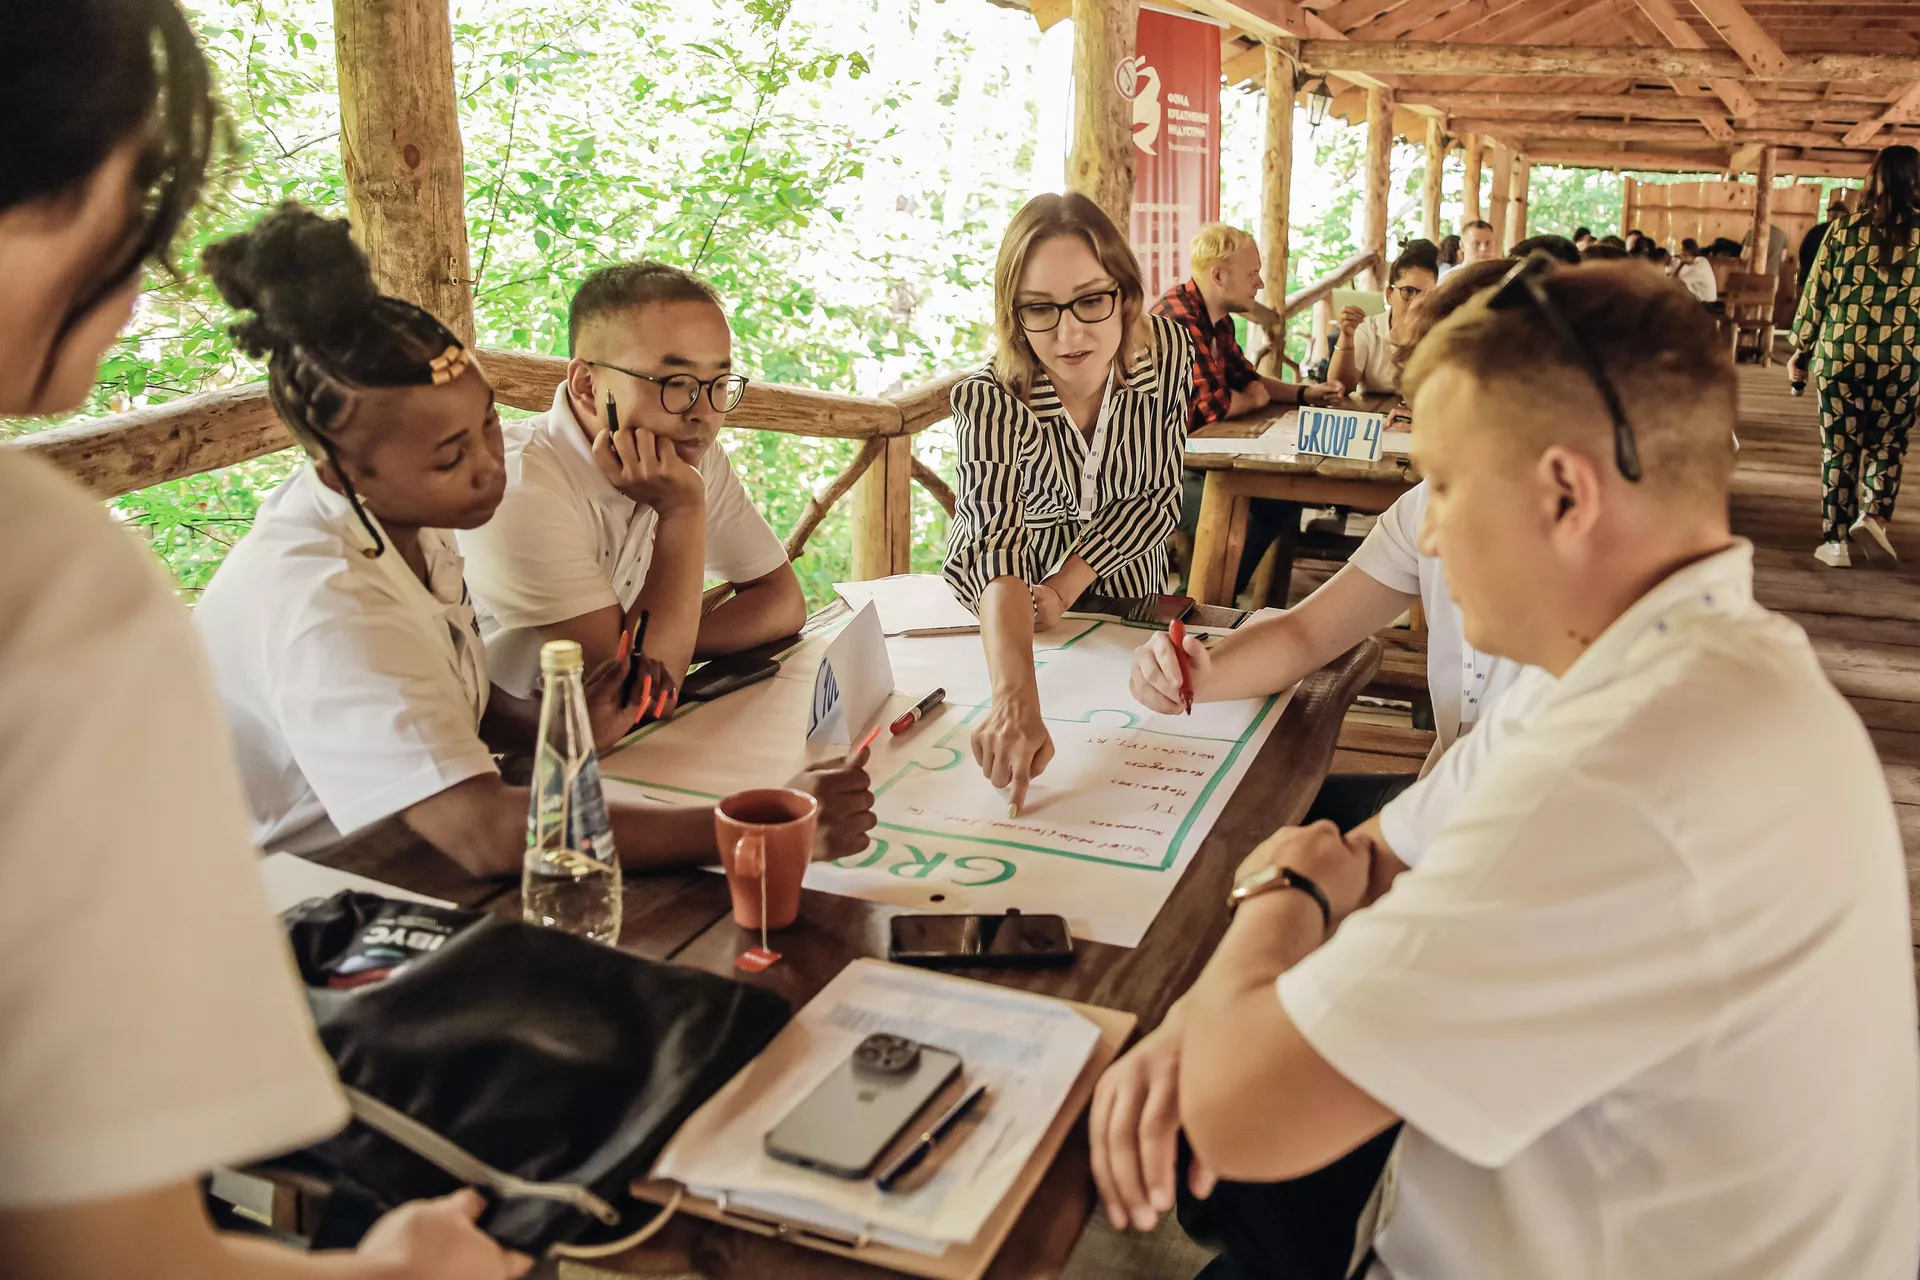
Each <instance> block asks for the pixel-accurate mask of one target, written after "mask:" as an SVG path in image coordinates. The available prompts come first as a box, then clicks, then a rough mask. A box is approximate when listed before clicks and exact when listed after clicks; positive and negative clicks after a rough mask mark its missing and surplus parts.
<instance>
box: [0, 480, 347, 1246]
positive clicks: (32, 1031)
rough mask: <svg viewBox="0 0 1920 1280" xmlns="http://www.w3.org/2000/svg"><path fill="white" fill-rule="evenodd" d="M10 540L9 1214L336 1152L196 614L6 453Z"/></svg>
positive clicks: (3, 758)
mask: <svg viewBox="0 0 1920 1280" xmlns="http://www.w3.org/2000/svg"><path fill="white" fill-rule="evenodd" d="M0 545H4V546H5V547H6V554H4V555H0V1209H26V1208H34V1207H41V1206H50V1205H63V1204H79V1203H86V1202H91V1201H98V1200H107V1199H112V1198H116V1197H119V1196H126V1195H132V1194H135V1193H137V1192H142V1191H149V1190H152V1189H154V1188H157V1187H162V1186H167V1185H169V1184H172V1183H178V1182H184V1181H188V1180H190V1179H193V1178H195V1177H198V1176H199V1175H200V1174H202V1173H204V1172H206V1171H207V1170H208V1169H210V1168H212V1167H213V1166H215V1165H221V1164H237V1163H244V1162H246V1161H249V1160H253V1159H257V1158H259V1157H261V1156H267V1155H275V1154H279V1153H280V1152H283V1151H288V1150H291V1149H294V1148H297V1147H300V1146H304V1145H305V1144H307V1143H309V1142H312V1141H314V1140H316V1139H319V1138H322V1137H325V1136H326V1135H327V1134H329V1133H332V1132H333V1131H334V1130H336V1129H338V1128H339V1127H340V1126H341V1125H343V1124H345V1123H346V1119H347V1111H346V1106H345V1104H344V1103H343V1101H342V1100H341V1098H340V1092H339V1089H338V1087H337V1086H336V1084H335V1083H334V1078H333V1070H332V1065H331V1064H330V1063H329V1062H328V1061H327V1058H326V1055H325V1054H324V1053H323V1052H322V1051H321V1049H320V1046H319V1043H318V1041H317V1039H316V1038H315V1036H314V1032H313V1022H312V1019H311V1017H310V1016H309V1015H308V1013H307V1009H306V1004H305V1002H304V1001H303V1000H302V999H301V998H300V994H299V985H298V982H297V980H296V979H295V977H294V973H293V965H292V960H291V957H290V956H289V955H288V954H287V946H286V942H285V940H284V939H283V938H282V937H281V936H280V932H279V929H278V928H277V927H276V925H275V922H274V919H273V915H272V913H271V911H270V910H269V908H268V906H267V899H266V894H265V892H264V891H263V889H262V887H261V883H260V873H259V870H258V868H257V866H256V865H255V863H256V858H255V854H254V850H253V846H252V844H251V843H250V842H249V841H248V839H247V827H246V818H245V810H244V809H243V807H242V803H241V797H240V784H239V782H238V780H237V779H236V778H235V777H234V773H233V765H232V753H233V746H232V743H231V741H230V739H229V738H228V736H227V727H226V725H225V723H224V722H223V720H222V718H221V715H220V703H219V700H218V699H217V698H216V697H215V695H214V691H213V683H212V678H211V675H210V673H209V672H208V670H207V660H206V656H205V654H203V653H202V652H201V649H200V645H199V643H198V642H197V641H196V640H195V639H194V635H193V627H192V625H191V624H190V623H189V622H188V620H187V615H186V610H185V609H183V608H182V607H181V605H180V601H179V598H178V597H177V596H176V595H174V592H173V588H172V585H171V584H170V583H168V582H167V581H166V580H165V579H164V578H163V577H162V575H161V573H160V571H159V568H158V566H157V565H155V563H154V562H153V558H152V557H151V556H149V555H148V554H147V553H146V552H145V551H144V550H143V549H141V548H140V547H139V546H138V545H137V544H136V543H135V542H134V541H133V539H132V538H131V537H130V536H129V535H128V534H127V533H126V532H124V531H123V530H120V529H117V528H115V527H113V525H112V523H111V522H110V521H109V520H108V519H107V517H106V515H105V514H104V513H103V512H102V511H101V509H100V506H99V504H98V503H96V502H94V501H92V500H90V499H88V498H87V497H86V496H85V495H84V494H82V493H80V491H79V490H77V489H76V488H74V487H73V485H72V484H71V483H70V482H69V481H67V480H66V479H65V478H64V477H61V476H60V475H58V474H57V473H56V472H55V471H54V470H53V469H52V468H50V467H48V466H46V465H45V464H43V463H41V462H39V461H37V460H34V459H31V458H28V457H25V456H24V455H22V454H20V453H19V452H18V451H16V450H12V449H7V448H0ZM3 1266H4V1264H0V1267H3Z"/></svg>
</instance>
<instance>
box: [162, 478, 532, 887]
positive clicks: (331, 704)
mask: <svg viewBox="0 0 1920 1280" xmlns="http://www.w3.org/2000/svg"><path fill="white" fill-rule="evenodd" d="M369 518H370V519H371V518H373V517H369ZM372 545H373V542H372V540H371V539H370V538H369V537H368V536H367V533H366V530H364V529H363V528H361V526H360V522H359V521H358V520H357V519H356V518H355V517H354V514H353V509H352V507H350V506H349V505H348V504H347V500H346V499H345V498H344V497H342V496H341V495H339V494H337V493H335V492H334V491H333V490H331V489H329V488H327V486H326V485H324V484H322V483H321V481H320V477H319V474H318V473H317V472H315V471H314V469H313V467H312V466H311V465H308V466H305V467H302V468H301V469H300V470H298V471H296V472H295V473H294V474H293V475H291V476H289V477H288V478H287V480H286V481H285V482H284V483H283V484H281V486H280V487H279V488H277V489H275V490H274V491H273V492H272V493H271V494H269V495H268V496H267V500H266V501H265V502H264V503H262V504H261V506H260V513H259V515H258V517H257V518H256V519H255V520H254V524H253V529H252V531H251V532H250V533H248V534H247V536H246V537H244V538H242V539H241V540H240V542H239V545H237V546H235V547H234V549H233V554H231V555H230V556H228V557H227V560H226V563H225V564H223V565H221V566H220V570H219V572H218V573H216V574H215V575H214V578H213V583H212V585H211V586H209V587H208V588H207V590H206V593H205V594H204V595H202V596H201V598H200V604H199V606H198V607H197V608H196V609H195V610H194V621H195V622H196V623H197V624H198V625H199V628H200V635H201V638H202V639H204V640H205V641H206V645H207V649H208V652H209V653H211V654H212V656H213V665H214V678H215V680H216V681H217V682H218V684H219V686H220V696H221V698H222V699H223V700H224V701H225V702H226V704H227V719H228V721H229V723H231V725H232V726H233V736H234V740H235V744H236V746H238V748H239V751H240V773H241V778H242V780H243V781H244V782H245V784H246V790H247V806H248V808H249V809H250V810H251V811H252V813H253V823H254V826H253V834H254V840H255V841H256V842H257V843H259V844H260V845H261V846H262V847H264V848H266V849H269V850H282V849H284V850H287V851H289V852H292V853H307V852H311V851H312V850H315V849H319V848H324V847H325V846H327V845H329V844H332V843H334V842H335V841H337V840H339V839H340V838H341V837H342V836H346V835H351V834H352V833H353V832H355V831H357V830H359V829H360V828H362V827H365V826H368V825H369V824H371V823H374V822H377V821H379V820H380V819H382V818H385V817H388V816H390V815H392V814H396V813H399V812H401V811H402V810H405V809H407V808H408V807H410V806H411V805H414V804H416V803H418V802H419V801H421V800H425V799H427V798H428V797H429V796H434V795H438V794H439V793H440V792H442V791H445V790H446V789H447V788H448V787H451V786H453V785H455V784H456V783H460V782H464V781H466V780H467V779H468V778H471V777H474V776H476V775H479V774H484V773H493V772H495V771H496V770H495V766H494V763H493V757H492V755H491V754H490V753H489V752H488V750H487V747H486V744H485V743H483V742H482V741H481V740H480V732H479V729H480V717H481V715H482V714H483V713H484V712H485V711H486V708H487V695H488V692H489V690H490V687H491V686H490V685H489V683H488V680H487V657H486V650H485V648H484V647H483V646H482V644H481V642H480V630H479V625H478V623H477V621H476V619H475V617H474V612H473V608H472V606H471V605H470V604H469V603H468V602H467V598H466V592H465V588H464V586H463V585H462V582H461V576H460V574H461V563H460V555H459V552H457V551H456V550H455V549H454V543H453V538H452V536H451V535H449V534H447V533H444V532H442V531H440V530H437V529H423V530H422V531H421V533H420V546H421V549H422V550H423V551H424V552H425V553H426V557H427V566H428V573H429V576H430V577H431V578H432V581H433V586H432V589H431V590H429V589H428V588H427V587H426V586H425V585H424V584H422V583H421V581H420V579H419V578H418V577H416V576H415V575H414V573H413V571H412V570H411V569H409V568H408V567H407V564H406V561H405V560H403V559H402V558H401V556H400V553H399V552H397V551H395V550H394V549H393V548H392V547H391V546H389V547H388V548H387V550H386V552H385V553H384V554H382V555H381V556H379V557H378V558H376V559H369V558H368V557H367V556H366V555H364V554H363V552H364V550H366V549H368V548H371V547H372Z"/></svg>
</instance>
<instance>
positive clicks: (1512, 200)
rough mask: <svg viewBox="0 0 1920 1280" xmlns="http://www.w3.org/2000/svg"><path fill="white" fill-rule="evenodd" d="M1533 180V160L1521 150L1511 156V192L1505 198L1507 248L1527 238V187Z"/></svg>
mask: <svg viewBox="0 0 1920 1280" xmlns="http://www.w3.org/2000/svg"><path fill="white" fill-rule="evenodd" d="M1532 180H1533V162H1532V161H1530V160H1528V159H1527V157H1526V154H1525V153H1524V152H1523V153H1521V154H1519V155H1516V156H1514V158H1513V194H1512V196H1511V197H1509V198H1508V200H1507V248H1509V249H1511V248H1512V247H1513V246H1514V245H1516V244H1519V243H1520V242H1521V241H1522V240H1525V239H1526V238H1527V187H1528V185H1529V184H1530V183H1531V182H1532Z"/></svg>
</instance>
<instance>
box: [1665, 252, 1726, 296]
mask: <svg viewBox="0 0 1920 1280" xmlns="http://www.w3.org/2000/svg"><path fill="white" fill-rule="evenodd" d="M1673 278H1674V279H1675V280H1678V281H1679V282H1680V285H1681V287H1682V288H1684V289H1685V290H1686V291H1687V292H1688V293H1690V294H1692V295H1693V296H1694V297H1696V298H1698V299H1699V300H1700V301H1702V302H1714V301H1717V300H1718V299H1719V297H1720V289H1719V284H1718V282H1717V281H1715V280H1714V278H1713V264H1712V263H1711V262H1708V261H1707V260H1706V259H1705V258H1695V259H1694V260H1693V261H1692V262H1683V263H1681V264H1680V266H1679V269H1678V270H1676V271H1675V272H1674V273H1673Z"/></svg>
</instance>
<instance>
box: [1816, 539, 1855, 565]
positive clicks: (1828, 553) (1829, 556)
mask: <svg viewBox="0 0 1920 1280" xmlns="http://www.w3.org/2000/svg"><path fill="white" fill-rule="evenodd" d="M1813 558H1814V559H1815V560H1818V561H1819V562H1820V563H1821V564H1824V565H1831V566H1832V567H1833V568H1835V569H1848V568H1851V567H1853V557H1852V556H1850V555H1848V554H1847V544H1846V543H1844V542H1828V543H1823V544H1822V545H1820V546H1817V547H1815V548H1814V549H1813Z"/></svg>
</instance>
